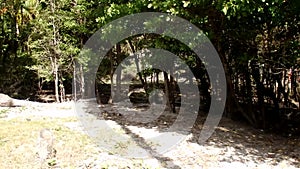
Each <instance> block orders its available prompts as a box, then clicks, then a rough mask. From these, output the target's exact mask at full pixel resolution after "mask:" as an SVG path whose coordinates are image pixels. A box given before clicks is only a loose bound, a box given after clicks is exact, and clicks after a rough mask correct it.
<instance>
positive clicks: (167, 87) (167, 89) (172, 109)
mask: <svg viewBox="0 0 300 169" xmlns="http://www.w3.org/2000/svg"><path fill="white" fill-rule="evenodd" d="M163 74H164V84H165V93H166V99H167V100H166V101H167V102H166V104H167V107H168V109H169V111H170V112H172V113H175V107H174V105H173V104H172V103H171V100H170V98H171V97H172V96H171V91H170V81H169V78H168V74H167V72H163Z"/></svg>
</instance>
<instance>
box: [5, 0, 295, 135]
mask: <svg viewBox="0 0 300 169" xmlns="http://www.w3.org/2000/svg"><path fill="white" fill-rule="evenodd" d="M299 9H300V3H299V1H298V0H200V1H199V0H186V1H182V0H166V1H159V0H150V1H146V0H135V1H132V0H127V1H119V0H94V1H87V0H10V1H6V0H5V1H4V0H0V21H1V22H0V27H1V28H0V46H1V48H0V77H1V78H0V93H6V94H9V95H11V96H13V97H17V98H30V99H35V100H36V99H38V98H39V96H40V95H41V94H43V93H46V94H53V95H54V96H55V97H54V98H53V99H54V101H56V102H63V101H66V99H67V98H66V96H68V95H69V94H71V93H72V79H73V77H75V76H76V77H77V78H76V79H75V80H78V81H84V80H88V79H83V78H84V77H80V75H79V76H78V75H76V74H75V73H74V70H75V69H78V70H81V71H86V70H87V67H86V65H87V63H88V62H89V60H88V58H86V59H83V58H80V59H79V57H78V55H79V53H80V51H81V49H82V47H83V46H84V44H85V42H86V41H87V40H88V39H89V38H90V37H91V36H92V35H93V34H94V33H95V32H96V31H97V30H98V29H99V28H101V27H102V26H104V25H106V24H107V23H109V22H111V21H113V20H115V19H117V18H120V17H122V16H126V15H129V14H134V13H140V12H163V13H168V14H170V15H175V16H178V17H182V18H184V19H186V20H188V21H189V22H191V23H193V24H194V25H196V26H197V27H198V28H199V29H201V30H202V31H203V32H204V33H205V34H206V35H207V37H208V38H209V39H210V41H211V42H212V44H213V45H214V47H215V49H216V50H217V52H218V54H219V56H220V59H221V61H222V64H223V66H224V69H225V75H226V82H227V93H228V94H227V100H226V110H225V115H226V116H228V117H231V118H236V119H244V120H246V121H247V122H249V123H250V124H251V125H253V126H255V127H258V128H264V129H288V130H289V132H298V133H299V130H300V128H299V126H300V114H299V110H300V108H299V102H300V31H299V30H300V12H299ZM120 31H121V30H120ZM119 33H120V32H119ZM150 47H151V48H161V49H165V50H168V51H170V52H172V53H174V54H176V55H177V56H179V57H180V58H181V59H182V60H184V61H185V62H186V63H187V64H188V65H189V67H190V69H191V70H192V72H193V74H194V75H195V78H196V80H197V82H198V83H199V91H200V93H201V98H202V99H203V100H204V101H203V104H204V110H205V109H207V107H209V100H210V90H209V89H210V81H209V77H208V76H207V72H206V70H205V68H204V66H203V63H202V62H201V61H200V60H199V59H197V57H196V56H195V53H193V52H192V51H191V50H190V49H189V48H188V47H187V46H186V45H184V44H182V43H180V42H179V41H177V40H175V39H172V38H170V37H165V36H161V35H155V34H142V35H136V36H134V37H130V38H128V39H124V40H123V41H121V42H119V43H117V44H115V45H114V47H113V48H112V49H111V50H110V52H108V54H107V57H106V58H105V60H104V61H103V62H102V63H101V64H102V65H100V66H99V69H98V75H99V76H97V79H96V82H97V84H98V85H99V86H100V87H97V91H98V92H99V93H101V94H103V93H104V95H105V91H104V89H105V87H104V86H105V85H107V84H109V83H111V82H112V79H113V77H112V75H113V74H114V71H115V70H116V68H117V65H118V64H119V63H120V62H121V61H122V60H124V59H125V58H126V57H128V56H129V55H130V53H134V52H136V51H139V50H142V49H144V48H150ZM75 62H77V63H79V67H75V64H74V63H75ZM136 66H137V65H136ZM138 69H141V68H138ZM117 74H119V75H120V72H119V73H117ZM136 76H137V77H136V81H138V83H139V84H141V86H142V88H144V89H145V91H146V95H147V93H149V91H151V90H153V87H154V86H156V87H159V86H161V85H162V88H164V87H166V86H167V88H165V92H168V96H169V99H168V103H167V104H168V105H169V107H171V108H172V109H173V108H174V107H175V106H176V103H177V102H178V101H177V97H176V96H177V95H178V90H177V88H176V78H175V75H167V74H166V73H165V72H162V71H161V70H157V69H144V70H140V73H138V75H136ZM120 80H121V76H119V77H117V78H116V81H117V83H118V82H119V81H120ZM160 80H161V81H162V83H160ZM187 81H191V79H187ZM165 82H166V83H165ZM137 86H138V85H137ZM79 88H80V89H79V90H88V89H84V86H79ZM119 90H120V89H119ZM49 91H50V93H47V92H49ZM99 93H98V95H101V94H99ZM107 95H109V93H108V94H107ZM101 96H102V95H101ZM72 97H73V99H74V96H72ZM72 97H71V98H72ZM100 100H101V102H103V103H104V102H109V101H110V102H112V100H111V98H109V97H108V98H104V96H102V97H101V98H100Z"/></svg>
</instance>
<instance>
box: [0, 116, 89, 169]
mask: <svg viewBox="0 0 300 169" xmlns="http://www.w3.org/2000/svg"><path fill="white" fill-rule="evenodd" d="M70 121H75V119H72V118H69V119H59V120H57V119H51V118H49V119H46V118H43V119H35V120H28V119H21V118H19V119H12V120H5V119H0V126H1V130H0V166H1V168H39V167H40V166H39V162H38V158H37V155H36V152H37V149H36V147H37V138H38V134H39V131H40V130H41V129H43V128H48V129H50V130H51V131H52V132H53V134H54V136H55V142H54V148H55V149H56V150H57V155H56V159H57V162H58V165H59V166H60V167H61V168H74V167H75V166H77V165H78V164H79V163H80V162H81V161H83V160H84V159H86V158H87V154H91V153H93V151H95V149H94V148H91V146H87V145H91V144H92V140H91V139H89V137H88V136H86V135H84V134H81V133H79V132H75V131H71V130H70V129H68V128H67V127H65V126H64V125H63V123H64V122H70Z"/></svg>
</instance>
